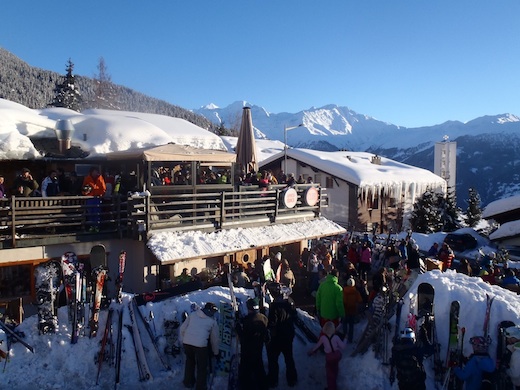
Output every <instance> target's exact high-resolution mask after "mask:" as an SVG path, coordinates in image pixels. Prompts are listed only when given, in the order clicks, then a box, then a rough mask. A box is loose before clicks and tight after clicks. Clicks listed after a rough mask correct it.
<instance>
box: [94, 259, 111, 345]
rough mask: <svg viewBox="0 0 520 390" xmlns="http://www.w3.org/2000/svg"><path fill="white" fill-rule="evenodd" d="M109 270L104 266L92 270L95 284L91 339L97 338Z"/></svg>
mask: <svg viewBox="0 0 520 390" xmlns="http://www.w3.org/2000/svg"><path fill="white" fill-rule="evenodd" d="M107 272H108V271H107V269H106V268H105V267H103V266H99V267H96V268H94V269H93V270H92V280H93V283H94V291H93V295H94V296H93V300H92V309H91V310H90V312H91V313H90V321H89V327H90V338H93V337H96V335H97V331H98V327H99V312H100V311H101V298H102V296H103V287H104V285H105V279H106V276H107Z"/></svg>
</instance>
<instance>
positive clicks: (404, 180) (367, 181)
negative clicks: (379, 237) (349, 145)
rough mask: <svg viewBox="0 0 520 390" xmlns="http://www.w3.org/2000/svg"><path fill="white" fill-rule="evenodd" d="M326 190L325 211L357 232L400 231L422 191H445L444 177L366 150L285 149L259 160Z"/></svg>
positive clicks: (326, 216)
mask: <svg viewBox="0 0 520 390" xmlns="http://www.w3.org/2000/svg"><path fill="white" fill-rule="evenodd" d="M284 166H286V167H287V169H286V172H285V173H286V174H294V177H295V178H296V179H297V180H299V181H301V182H307V181H308V180H309V179H310V180H311V181H312V182H313V183H316V184H317V185H319V186H320V188H322V189H323V190H326V192H327V200H328V205H327V206H328V207H327V208H326V209H324V210H323V216H324V217H325V218H328V219H331V220H333V221H335V222H337V223H338V224H341V225H343V226H345V227H349V228H350V227H352V228H353V229H354V230H356V231H374V232H380V233H383V232H389V231H394V232H396V231H403V230H406V229H407V228H408V227H409V224H408V221H409V217H410V214H411V212H412V211H413V204H414V202H415V200H416V198H417V197H420V196H421V195H422V194H423V193H424V192H425V191H427V190H430V191H434V192H441V193H446V181H445V180H444V179H443V178H441V177H439V176H437V175H435V174H433V173H432V172H430V171H428V170H425V169H420V168H416V167H413V166H410V165H406V164H403V163H399V162H396V161H393V160H390V159H388V158H385V157H381V156H377V155H374V154H371V153H365V152H351V151H338V152H321V151H316V150H309V149H287V150H286V151H284V152H282V153H278V154H276V155H273V156H271V157H269V158H267V159H265V160H263V161H262V162H261V163H260V169H271V170H273V172H274V171H279V170H282V171H283V168H284Z"/></svg>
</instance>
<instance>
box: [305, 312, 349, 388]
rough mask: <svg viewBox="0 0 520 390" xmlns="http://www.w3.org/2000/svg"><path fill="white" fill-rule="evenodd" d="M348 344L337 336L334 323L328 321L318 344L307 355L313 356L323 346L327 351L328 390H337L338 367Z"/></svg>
mask: <svg viewBox="0 0 520 390" xmlns="http://www.w3.org/2000/svg"><path fill="white" fill-rule="evenodd" d="M346 345H347V344H346V343H345V341H344V340H342V339H341V338H340V337H339V336H338V335H337V334H336V327H335V326H334V323H333V322H332V321H327V322H326V323H325V324H324V325H323V328H322V334H321V336H320V338H319V339H318V342H317V343H316V345H315V346H314V347H312V349H311V350H310V351H309V352H308V353H307V354H308V355H309V356H311V355H312V354H313V353H315V352H316V351H317V350H318V349H320V347H321V346H323V350H324V351H325V370H326V373H327V390H336V389H337V384H336V381H337V379H338V366H339V361H340V360H341V357H342V354H341V351H342V350H343V349H345V346H346Z"/></svg>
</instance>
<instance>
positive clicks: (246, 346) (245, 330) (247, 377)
mask: <svg viewBox="0 0 520 390" xmlns="http://www.w3.org/2000/svg"><path fill="white" fill-rule="evenodd" d="M246 305H247V310H248V314H247V316H245V317H244V318H243V319H242V321H237V326H236V330H237V333H238V337H239V338H240V365H239V369H238V380H239V383H240V388H242V389H253V390H266V389H267V388H268V386H267V375H266V373H265V368H264V362H263V361H262V351H263V349H264V344H265V343H266V342H267V341H268V338H269V333H268V331H267V317H266V316H265V315H263V314H262V313H259V311H258V310H259V306H258V303H257V301H256V300H255V299H253V298H249V299H248V300H247V301H246Z"/></svg>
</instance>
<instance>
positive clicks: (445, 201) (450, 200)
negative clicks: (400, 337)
mask: <svg viewBox="0 0 520 390" xmlns="http://www.w3.org/2000/svg"><path fill="white" fill-rule="evenodd" d="M437 203H438V208H439V214H440V216H441V226H440V229H439V230H437V231H444V232H452V231H454V230H457V229H458V228H460V223H459V215H460V213H461V210H460V209H459V208H458V207H457V199H456V197H455V191H454V190H453V188H448V193H447V194H446V196H444V195H442V194H437Z"/></svg>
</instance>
